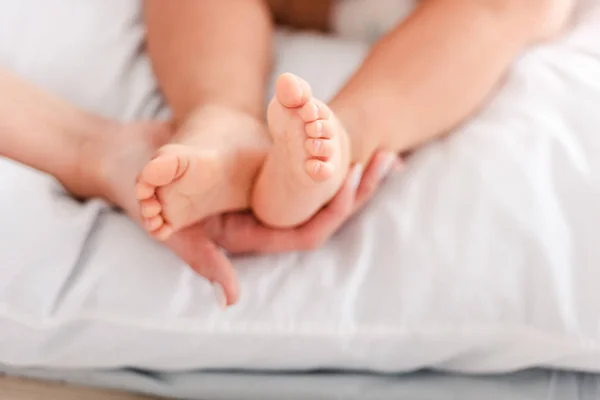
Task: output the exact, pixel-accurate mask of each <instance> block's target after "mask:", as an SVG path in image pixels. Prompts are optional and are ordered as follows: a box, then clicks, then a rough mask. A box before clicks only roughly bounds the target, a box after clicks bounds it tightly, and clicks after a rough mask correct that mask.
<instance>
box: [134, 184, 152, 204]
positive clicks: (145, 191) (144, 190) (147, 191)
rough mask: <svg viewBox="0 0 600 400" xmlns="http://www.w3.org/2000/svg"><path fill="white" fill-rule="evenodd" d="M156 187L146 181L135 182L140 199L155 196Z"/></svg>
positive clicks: (137, 197)
mask: <svg viewBox="0 0 600 400" xmlns="http://www.w3.org/2000/svg"><path fill="white" fill-rule="evenodd" d="M155 189H156V188H155V187H154V186H152V185H150V184H149V183H146V182H141V181H139V182H137V183H136V184H135V197H136V199H138V200H146V199H149V198H151V197H152V196H154V191H155Z"/></svg>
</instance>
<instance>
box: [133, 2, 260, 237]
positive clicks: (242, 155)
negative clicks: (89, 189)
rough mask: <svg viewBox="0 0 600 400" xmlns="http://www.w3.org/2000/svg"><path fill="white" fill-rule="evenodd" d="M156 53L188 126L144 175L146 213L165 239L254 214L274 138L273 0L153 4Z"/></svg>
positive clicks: (149, 10) (151, 34) (149, 8)
mask: <svg viewBox="0 0 600 400" xmlns="http://www.w3.org/2000/svg"><path fill="white" fill-rule="evenodd" d="M145 15H146V21H147V25H148V51H149V54H150V57H151V59H152V62H153V66H154V70H155V72H156V75H157V77H158V80H159V82H160V85H161V88H162V89H163V92H164V93H165V95H166V97H167V100H168V102H169V104H170V105H171V107H172V108H173V111H174V114H175V119H176V121H177V122H178V124H180V125H181V128H180V130H179V132H178V133H177V135H176V136H175V137H174V138H173V139H172V140H171V141H170V143H168V144H167V145H166V146H164V147H162V148H161V149H159V150H158V152H157V153H156V157H155V158H154V159H153V160H152V161H151V162H149V163H148V164H147V165H146V166H145V167H144V169H143V170H142V172H141V174H140V177H139V180H138V183H137V199H138V200H139V201H140V211H141V213H142V215H144V217H146V218H147V219H148V223H149V226H152V227H153V231H152V232H151V233H152V234H153V235H154V236H155V237H157V238H159V239H166V238H167V237H169V236H170V235H171V234H172V233H173V231H175V230H179V229H182V228H184V227H186V226H189V225H191V224H193V223H195V222H197V221H199V220H201V219H203V218H204V217H206V216H208V215H210V214H214V213H218V212H222V211H231V210H234V209H241V208H247V207H248V206H249V201H250V199H249V196H250V188H251V184H252V182H253V179H254V177H255V176H256V174H257V172H258V169H259V167H260V165H261V164H262V162H263V160H264V157H265V155H266V151H267V149H268V147H269V146H270V139H269V137H268V135H267V133H266V129H264V126H263V112H264V102H265V100H264V96H265V87H266V80H267V76H268V72H269V69H270V68H269V67H270V62H271V35H272V23H271V17H270V14H269V10H268V6H267V4H266V2H265V1H264V0H244V1H240V0H219V1H214V0H178V1H164V0H146V9H145Z"/></svg>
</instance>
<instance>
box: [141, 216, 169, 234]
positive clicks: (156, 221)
mask: <svg viewBox="0 0 600 400" xmlns="http://www.w3.org/2000/svg"><path fill="white" fill-rule="evenodd" d="M164 223H165V220H164V219H163V218H162V217H161V216H160V215H157V216H156V217H152V218H146V220H145V221H144V228H146V230H147V231H148V232H154V231H156V230H157V229H158V228H160V227H161V226H163V225H164Z"/></svg>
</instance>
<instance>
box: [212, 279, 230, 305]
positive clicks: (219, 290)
mask: <svg viewBox="0 0 600 400" xmlns="http://www.w3.org/2000/svg"><path fill="white" fill-rule="evenodd" d="M212 287H213V292H214V294H215V297H216V299H217V303H218V304H219V307H221V308H222V309H223V310H225V309H226V308H227V297H226V296H225V289H223V286H221V284H219V283H217V282H213V284H212Z"/></svg>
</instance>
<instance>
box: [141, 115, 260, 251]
mask: <svg viewBox="0 0 600 400" xmlns="http://www.w3.org/2000/svg"><path fill="white" fill-rule="evenodd" d="M261 130H262V127H261V124H260V123H259V122H258V121H256V120H255V119H254V118H252V117H250V116H247V115H244V114H241V113H236V112H232V111H224V110H214V109H208V110H202V111H200V112H199V113H198V114H197V115H194V116H192V117H191V118H190V119H189V121H188V122H187V123H186V125H184V126H183V127H182V129H181V131H180V133H179V134H178V135H177V136H176V137H175V138H174V140H172V141H171V142H170V143H169V144H167V145H165V146H163V147H161V148H160V149H159V150H158V152H157V153H156V155H155V157H154V158H153V159H152V160H151V161H150V162H149V163H148V164H146V166H145V167H144V168H143V170H142V172H141V173H140V175H139V177H138V179H137V183H136V198H137V200H138V202H139V208H140V214H141V217H142V218H143V219H144V221H145V223H144V226H145V228H146V230H147V231H148V232H150V233H151V234H152V235H153V236H154V237H155V238H157V239H158V240H166V239H168V238H169V237H170V236H171V235H172V234H173V233H174V232H176V231H179V230H181V229H183V228H185V227H188V226H190V225H192V224H194V223H196V222H198V221H200V220H202V219H204V218H205V217H207V216H209V215H212V214H216V213H220V212H223V211H233V210H237V209H242V208H245V207H248V203H249V191H250V184H251V182H252V179H253V177H254V175H252V174H255V173H256V168H257V167H256V166H252V165H249V164H248V163H250V164H253V165H254V164H256V160H257V159H260V160H261V161H262V158H261V155H263V156H264V152H265V151H266V148H267V146H268V140H267V139H266V135H265V134H264V133H263V132H262V131H261ZM242 149H243V151H242ZM252 171H254V172H252Z"/></svg>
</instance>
